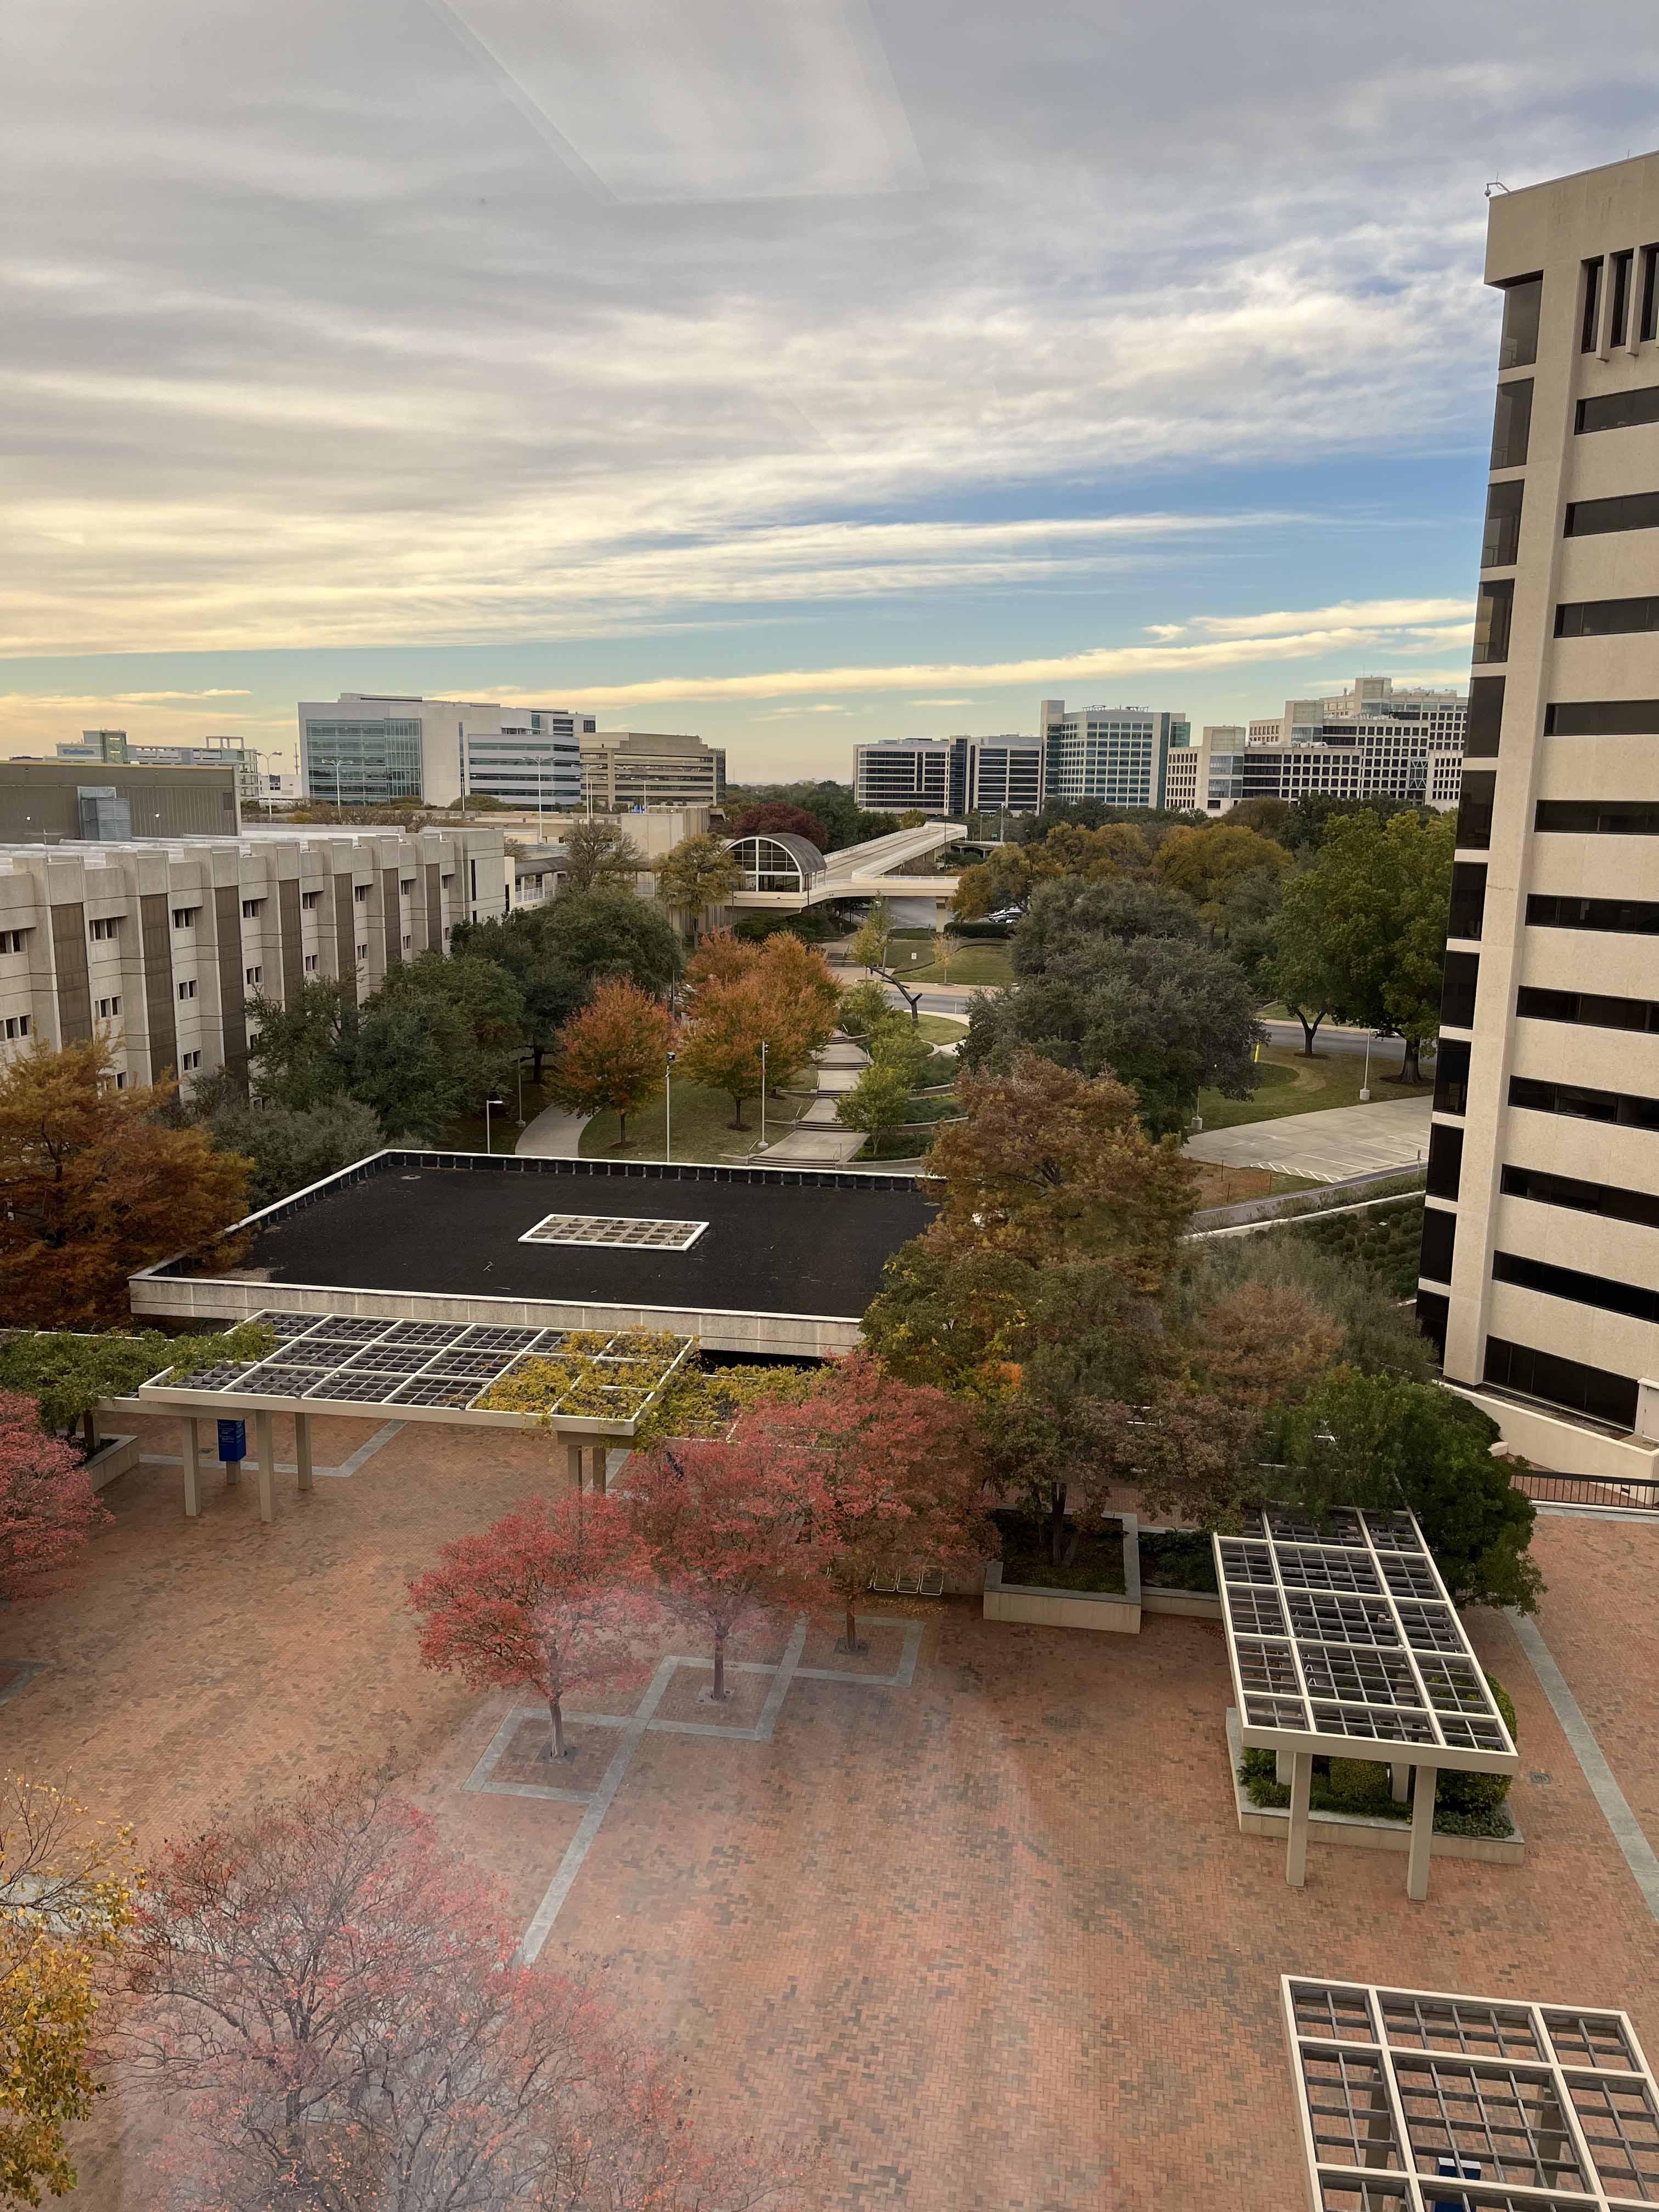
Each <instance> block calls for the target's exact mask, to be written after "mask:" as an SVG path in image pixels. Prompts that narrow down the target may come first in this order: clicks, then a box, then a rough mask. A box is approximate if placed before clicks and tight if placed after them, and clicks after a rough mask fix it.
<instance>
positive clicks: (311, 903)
mask: <svg viewBox="0 0 1659 2212" xmlns="http://www.w3.org/2000/svg"><path fill="white" fill-rule="evenodd" d="M322 896H323V895H322V893H321V892H320V891H301V894H300V904H301V907H303V908H304V909H305V911H306V912H307V914H314V913H315V912H316V910H317V907H318V903H319V901H320V899H321V898H322Z"/></svg>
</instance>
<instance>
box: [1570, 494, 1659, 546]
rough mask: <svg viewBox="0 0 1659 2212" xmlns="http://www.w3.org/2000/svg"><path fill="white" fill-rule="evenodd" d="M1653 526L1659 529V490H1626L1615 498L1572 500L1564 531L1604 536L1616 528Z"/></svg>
mask: <svg viewBox="0 0 1659 2212" xmlns="http://www.w3.org/2000/svg"><path fill="white" fill-rule="evenodd" d="M1653 529H1659V491H1626V492H1620V494H1619V495H1618V497H1617V498H1615V499H1575V500H1571V501H1569V502H1568V505H1567V520H1566V528H1565V533H1564V534H1565V536H1566V537H1568V538H1605V537H1607V536H1608V535H1609V534H1610V533H1611V532H1613V531H1616V530H1653Z"/></svg>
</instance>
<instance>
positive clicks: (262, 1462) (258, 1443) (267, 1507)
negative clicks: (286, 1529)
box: [253, 1413, 276, 1521]
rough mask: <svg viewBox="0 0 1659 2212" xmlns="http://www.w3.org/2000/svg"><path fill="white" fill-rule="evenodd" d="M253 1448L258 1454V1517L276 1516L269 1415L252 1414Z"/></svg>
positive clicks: (274, 1474)
mask: <svg viewBox="0 0 1659 2212" xmlns="http://www.w3.org/2000/svg"><path fill="white" fill-rule="evenodd" d="M253 1448H254V1449H255V1450H256V1451H257V1452H258V1455H259V1518H260V1519H261V1520H262V1521H274V1520H275V1519H276V1438H275V1437H274V1435H273V1434H272V1422H271V1419H270V1414H269V1413H255V1415H254V1416H253Z"/></svg>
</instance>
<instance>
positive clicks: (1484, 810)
mask: <svg viewBox="0 0 1659 2212" xmlns="http://www.w3.org/2000/svg"><path fill="white" fill-rule="evenodd" d="M1497 788H1498V771H1497V769H1490V768H1484V769H1469V768H1466V769H1464V771H1463V790H1462V797H1461V798H1460V799H1459V800H1458V804H1457V842H1458V843H1459V844H1460V845H1466V846H1468V847H1469V848H1471V849H1472V850H1473V851H1475V852H1484V851H1485V850H1486V847H1487V846H1488V845H1490V844H1491V842H1492V802H1493V796H1494V793H1496V791H1497Z"/></svg>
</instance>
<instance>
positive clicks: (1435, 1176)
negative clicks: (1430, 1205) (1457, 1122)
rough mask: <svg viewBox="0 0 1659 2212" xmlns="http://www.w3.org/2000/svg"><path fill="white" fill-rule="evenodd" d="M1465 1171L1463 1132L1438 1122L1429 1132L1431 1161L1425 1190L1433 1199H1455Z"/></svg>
mask: <svg viewBox="0 0 1659 2212" xmlns="http://www.w3.org/2000/svg"><path fill="white" fill-rule="evenodd" d="M1462 1171H1463V1132H1462V1130H1461V1129H1451V1128H1448V1127H1447V1126H1446V1124H1445V1123H1444V1122H1443V1121H1437V1122H1436V1123H1435V1125H1434V1127H1432V1128H1431V1130H1430V1131H1429V1161H1428V1170H1427V1174H1426V1176H1425V1182H1424V1188H1425V1190H1426V1191H1427V1192H1428V1194H1429V1196H1430V1197H1431V1198H1455V1197H1456V1195H1457V1184H1458V1179H1459V1177H1460V1176H1462Z"/></svg>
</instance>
